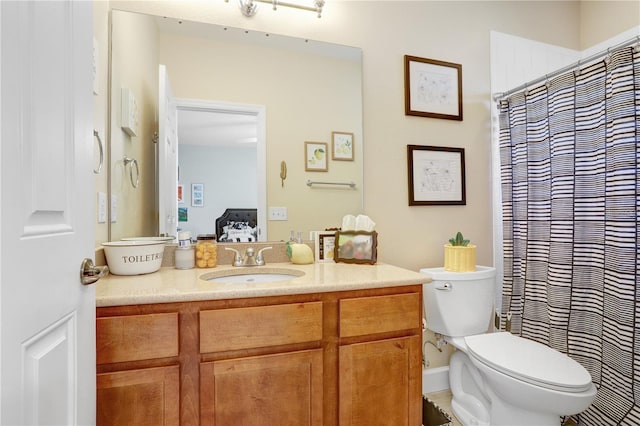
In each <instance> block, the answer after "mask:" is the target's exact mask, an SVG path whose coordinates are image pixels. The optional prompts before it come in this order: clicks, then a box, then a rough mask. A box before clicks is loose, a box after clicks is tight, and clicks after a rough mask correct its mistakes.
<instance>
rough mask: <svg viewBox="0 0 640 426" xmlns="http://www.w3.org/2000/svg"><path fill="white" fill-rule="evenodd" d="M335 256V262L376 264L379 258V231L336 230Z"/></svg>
mask: <svg viewBox="0 0 640 426" xmlns="http://www.w3.org/2000/svg"><path fill="white" fill-rule="evenodd" d="M333 257H334V261H335V262H343V263H359V264H369V265H374V264H375V263H376V262H377V260H378V233H377V232H376V231H371V232H367V231H336V234H335V246H334V252H333Z"/></svg>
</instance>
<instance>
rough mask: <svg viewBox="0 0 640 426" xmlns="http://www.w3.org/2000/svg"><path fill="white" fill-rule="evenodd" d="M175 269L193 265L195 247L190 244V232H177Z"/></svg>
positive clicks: (189, 267) (188, 267)
mask: <svg viewBox="0 0 640 426" xmlns="http://www.w3.org/2000/svg"><path fill="white" fill-rule="evenodd" d="M175 265H176V269H192V268H193V267H194V266H195V249H194V247H193V245H192V244H191V232H188V231H183V232H179V233H178V247H176V251H175Z"/></svg>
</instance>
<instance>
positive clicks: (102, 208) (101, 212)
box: [98, 192, 107, 223]
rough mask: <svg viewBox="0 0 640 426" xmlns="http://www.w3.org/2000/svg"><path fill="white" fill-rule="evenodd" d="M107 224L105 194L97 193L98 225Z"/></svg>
mask: <svg viewBox="0 0 640 426" xmlns="http://www.w3.org/2000/svg"><path fill="white" fill-rule="evenodd" d="M106 222H107V194H105V193H104V192H98V223H106Z"/></svg>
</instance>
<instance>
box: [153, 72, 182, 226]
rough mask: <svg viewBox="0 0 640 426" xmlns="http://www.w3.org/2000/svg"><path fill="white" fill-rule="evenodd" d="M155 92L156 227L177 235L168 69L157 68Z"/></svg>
mask: <svg viewBox="0 0 640 426" xmlns="http://www.w3.org/2000/svg"><path fill="white" fill-rule="evenodd" d="M158 80H159V84H158V85H159V88H158V89H159V93H158V169H157V170H158V171H159V172H158V197H157V200H158V221H159V224H158V228H159V232H160V234H159V235H170V236H176V233H177V228H178V192H177V191H178V108H177V106H176V101H175V99H174V98H173V93H172V91H171V83H170V82H169V75H168V74H167V67H165V66H164V65H160V67H159V79H158Z"/></svg>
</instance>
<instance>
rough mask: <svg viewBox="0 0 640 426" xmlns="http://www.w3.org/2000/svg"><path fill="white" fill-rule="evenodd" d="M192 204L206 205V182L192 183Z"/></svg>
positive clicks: (196, 205) (197, 205) (193, 205)
mask: <svg viewBox="0 0 640 426" xmlns="http://www.w3.org/2000/svg"><path fill="white" fill-rule="evenodd" d="M191 206H192V207H204V183H192V184H191Z"/></svg>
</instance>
